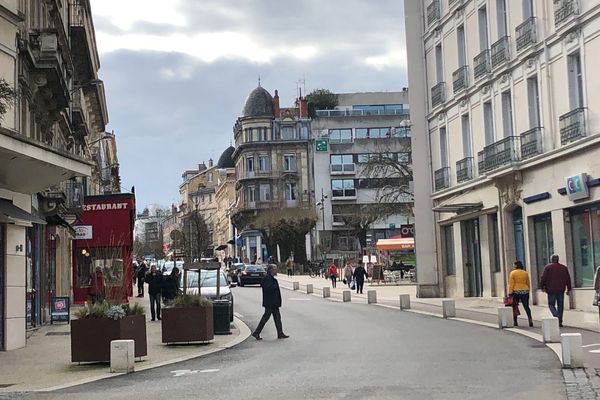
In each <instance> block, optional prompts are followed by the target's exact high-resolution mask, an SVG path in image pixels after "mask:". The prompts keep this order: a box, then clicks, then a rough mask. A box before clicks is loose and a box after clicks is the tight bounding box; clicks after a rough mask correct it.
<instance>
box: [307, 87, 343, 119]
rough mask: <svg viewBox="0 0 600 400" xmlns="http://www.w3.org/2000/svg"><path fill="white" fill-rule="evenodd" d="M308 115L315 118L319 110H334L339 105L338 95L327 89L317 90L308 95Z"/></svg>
mask: <svg viewBox="0 0 600 400" xmlns="http://www.w3.org/2000/svg"><path fill="white" fill-rule="evenodd" d="M306 101H307V102H308V113H309V115H310V117H311V118H314V117H315V115H316V111H317V110H333V109H334V108H335V107H336V106H337V105H338V98H337V94H335V93H333V92H331V91H329V90H327V89H315V90H313V91H312V92H310V93H309V94H308V95H306Z"/></svg>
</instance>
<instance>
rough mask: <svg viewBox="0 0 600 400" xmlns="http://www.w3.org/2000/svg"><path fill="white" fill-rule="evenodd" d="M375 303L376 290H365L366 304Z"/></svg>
mask: <svg viewBox="0 0 600 400" xmlns="http://www.w3.org/2000/svg"><path fill="white" fill-rule="evenodd" d="M376 303H377V290H367V304H376Z"/></svg>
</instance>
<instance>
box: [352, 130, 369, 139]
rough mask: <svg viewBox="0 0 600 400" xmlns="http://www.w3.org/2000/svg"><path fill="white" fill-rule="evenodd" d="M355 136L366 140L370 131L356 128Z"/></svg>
mask: <svg viewBox="0 0 600 400" xmlns="http://www.w3.org/2000/svg"><path fill="white" fill-rule="evenodd" d="M354 135H355V137H356V138H357V139H366V138H368V137H369V130H368V129H367V128H356V129H355V130H354Z"/></svg>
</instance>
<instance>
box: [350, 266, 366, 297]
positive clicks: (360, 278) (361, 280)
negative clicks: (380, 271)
mask: <svg viewBox="0 0 600 400" xmlns="http://www.w3.org/2000/svg"><path fill="white" fill-rule="evenodd" d="M353 275H354V281H355V282H356V293H362V292H363V286H364V285H365V278H366V277H367V276H368V275H367V271H366V270H365V267H363V265H362V264H359V265H358V267H356V268H354V274H353Z"/></svg>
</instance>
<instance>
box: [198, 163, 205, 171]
mask: <svg viewBox="0 0 600 400" xmlns="http://www.w3.org/2000/svg"><path fill="white" fill-rule="evenodd" d="M204 170H206V164H204V163H202V164H198V172H202V171H204Z"/></svg>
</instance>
